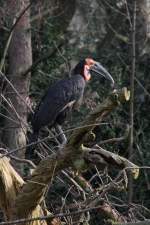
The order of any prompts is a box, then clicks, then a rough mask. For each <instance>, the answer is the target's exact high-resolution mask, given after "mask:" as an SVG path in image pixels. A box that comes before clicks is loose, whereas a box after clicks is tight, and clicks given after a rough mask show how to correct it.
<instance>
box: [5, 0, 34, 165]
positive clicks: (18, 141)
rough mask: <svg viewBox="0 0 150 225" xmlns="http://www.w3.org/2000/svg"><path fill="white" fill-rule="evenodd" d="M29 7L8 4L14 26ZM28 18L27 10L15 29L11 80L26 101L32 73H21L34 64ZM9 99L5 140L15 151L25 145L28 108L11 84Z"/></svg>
mask: <svg viewBox="0 0 150 225" xmlns="http://www.w3.org/2000/svg"><path fill="white" fill-rule="evenodd" d="M28 4H29V0H15V1H11V0H10V1H8V3H7V7H8V8H9V9H10V18H11V22H12V24H13V22H14V19H16V18H17V17H18V16H19V15H20V13H21V12H22V11H23V10H24V9H25V8H26V6H27V5H28ZM29 15H30V12H29V10H28V11H27V12H25V14H24V15H23V16H22V17H21V19H20V20H19V22H18V24H17V26H16V27H15V29H14V32H13V36H12V40H11V43H10V48H9V79H10V81H11V82H12V84H13V85H14V87H15V88H16V90H17V91H18V93H19V94H20V96H21V98H23V99H24V100H26V98H27V96H28V90H29V81H30V74H27V75H26V76H24V77H23V76H21V75H20V74H21V73H22V72H23V71H25V70H26V69H27V68H28V67H30V66H31V64H32V48H31V31H30V21H29ZM6 98H7V100H8V101H9V104H7V109H8V111H9V112H7V116H8V117H11V119H12V120H9V119H7V120H6V121H5V126H6V132H5V134H4V140H5V144H6V145H7V147H8V148H9V149H14V148H18V147H21V146H24V145H25V144H26V137H25V135H26V129H27V126H26V121H27V106H26V104H25V103H24V102H23V101H22V100H21V98H20V97H19V96H18V95H17V94H16V93H14V91H13V90H12V88H11V87H10V86H9V85H8V87H7V92H6ZM17 156H18V157H21V158H22V157H24V152H23V151H20V152H19V151H18V152H17ZM19 169H20V168H19Z"/></svg>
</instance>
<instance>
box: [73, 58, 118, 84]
mask: <svg viewBox="0 0 150 225" xmlns="http://www.w3.org/2000/svg"><path fill="white" fill-rule="evenodd" d="M73 72H74V74H81V75H82V76H83V77H84V79H85V80H86V81H88V80H90V79H91V72H93V73H94V74H97V75H100V76H103V77H105V78H106V79H107V80H109V81H110V82H111V85H112V86H114V83H115V82H114V80H113V78H112V76H111V75H110V73H109V72H108V71H107V70H106V69H105V68H104V67H103V66H102V65H101V64H100V63H99V62H96V61H95V60H93V59H92V58H86V59H84V60H81V61H80V62H79V63H78V64H77V65H76V67H75V68H74V71H73Z"/></svg>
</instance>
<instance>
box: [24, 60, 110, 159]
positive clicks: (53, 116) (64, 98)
mask: <svg viewBox="0 0 150 225" xmlns="http://www.w3.org/2000/svg"><path fill="white" fill-rule="evenodd" d="M91 72H94V73H95V74H98V75H101V76H103V77H105V78H106V79H108V80H109V81H110V82H111V84H112V86H114V80H113V78H112V76H111V75H110V74H109V73H108V71H107V70H106V69H105V68H104V67H103V66H102V65H101V64H100V63H98V62H96V61H95V60H93V59H91V58H86V59H84V60H81V61H80V62H79V63H78V64H77V65H76V66H75V68H74V69H73V70H72V76H71V78H66V79H62V80H60V81H58V82H56V83H55V84H53V85H52V86H50V87H49V89H48V91H47V93H46V94H45V95H44V97H43V98H42V99H41V102H40V104H39V105H38V107H37V109H36V110H35V113H34V114H33V117H32V119H31V125H32V129H33V133H32V134H31V137H30V138H29V139H30V140H29V143H32V142H36V141H37V140H38V135H39V131H40V129H41V128H42V127H44V126H46V125H49V127H51V128H52V127H54V128H55V130H56V132H57V133H59V134H60V133H61V135H60V137H61V139H62V141H63V142H66V138H65V135H64V133H63V131H62V129H61V125H62V124H63V122H64V121H65V119H66V117H67V114H68V113H69V111H70V110H72V108H73V107H74V106H75V105H77V103H78V102H80V101H81V99H82V97H83V93H84V89H85V85H86V83H87V81H89V80H90V79H91ZM34 148H35V147H33V146H32V147H28V148H27V149H26V154H25V155H26V158H34Z"/></svg>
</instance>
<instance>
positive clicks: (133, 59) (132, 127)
mask: <svg viewBox="0 0 150 225" xmlns="http://www.w3.org/2000/svg"><path fill="white" fill-rule="evenodd" d="M135 32H136V0H134V1H133V21H132V65H131V66H132V72H131V77H130V87H131V88H130V89H131V98H130V139H129V154H128V157H129V159H130V158H131V157H132V154H133V142H134V133H133V132H134V77H135V70H136V65H135V64H136V58H135V57H136V55H135V54H136V53H135ZM128 190H129V192H128V201H129V203H131V202H132V197H133V180H132V176H131V175H130V174H129V189H128Z"/></svg>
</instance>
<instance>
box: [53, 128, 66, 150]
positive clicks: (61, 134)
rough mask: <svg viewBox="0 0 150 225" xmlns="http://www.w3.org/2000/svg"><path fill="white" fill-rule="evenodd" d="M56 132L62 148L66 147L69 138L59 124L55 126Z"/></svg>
mask: <svg viewBox="0 0 150 225" xmlns="http://www.w3.org/2000/svg"><path fill="white" fill-rule="evenodd" d="M54 127H55V130H56V133H57V135H58V136H57V138H58V140H59V142H60V143H61V146H64V145H65V144H66V143H67V138H66V135H65V134H64V132H63V129H62V128H61V126H60V125H59V124H55V126H54Z"/></svg>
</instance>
